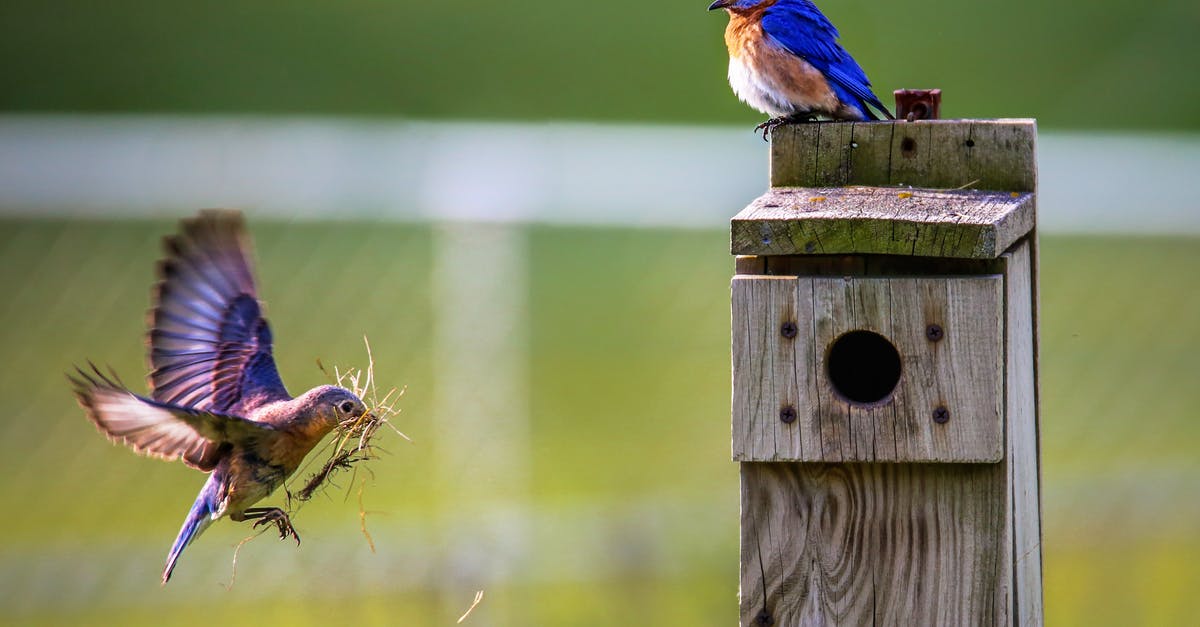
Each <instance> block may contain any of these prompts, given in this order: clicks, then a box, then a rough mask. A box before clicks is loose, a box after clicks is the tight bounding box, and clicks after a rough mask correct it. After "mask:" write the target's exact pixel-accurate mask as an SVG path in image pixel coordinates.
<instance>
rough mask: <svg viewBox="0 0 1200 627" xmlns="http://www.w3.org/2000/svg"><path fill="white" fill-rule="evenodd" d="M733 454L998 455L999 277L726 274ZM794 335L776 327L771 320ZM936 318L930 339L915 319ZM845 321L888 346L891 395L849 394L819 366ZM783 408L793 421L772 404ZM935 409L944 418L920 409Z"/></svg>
mask: <svg viewBox="0 0 1200 627" xmlns="http://www.w3.org/2000/svg"><path fill="white" fill-rule="evenodd" d="M732 300H733V346H732V349H733V350H732V354H733V407H732V409H733V425H732V429H733V457H734V459H735V460H738V461H823V462H837V461H945V462H995V461H998V460H1000V459H1001V458H1003V456H1004V439H1003V420H1002V417H1001V410H1002V405H1001V404H1002V402H1003V396H1002V394H1003V391H1002V385H1003V378H1004V372H1003V358H1002V354H1003V353H1002V352H1003V335H1002V316H1003V304H1002V303H1003V280H1002V278H1001V277H1000V276H999V275H983V276H970V277H967V276H962V277H922V278H912V277H907V278H904V277H901V278H870V277H771V276H753V275H743V276H736V277H734V279H733V284H732ZM787 322H793V323H795V326H796V330H797V332H796V334H795V337H793V338H788V337H785V335H784V334H783V333H782V332H781V329H782V325H783V324H784V323H787ZM930 324H938V325H940V326H941V327H942V329H944V331H945V336H944V337H943V338H942V339H941V340H940V341H937V342H932V341H930V340H929V339H928V338H927V337H926V328H927V326H928V325H930ZM855 330H866V331H872V332H875V333H878V334H880V335H882V336H884V337H885V338H887V339H888V340H889V341H890V342H891V343H892V345H894V346H895V347H896V349H897V351H898V352H899V354H900V358H901V364H902V374H901V376H900V381H899V383H898V384H897V386H896V389H895V391H894V392H893V393H892V395H891V396H889V397H887V398H885V399H884V400H882V401H880V402H877V403H869V404H864V403H855V402H851V401H849V400H846V399H845V398H844V397H843V396H842V395H841V394H839V393H838V392H837V391H836V390H835V387H834V385H833V383H832V382H831V381H830V378H829V374H828V358H829V356H828V352H829V346H830V345H831V344H832V343H833V342H834V341H835V340H836V339H837V338H839V337H841V336H842V335H844V334H846V333H848V332H850V331H855ZM788 407H791V408H793V409H794V410H795V420H794V421H791V422H785V421H784V420H782V419H781V411H783V410H784V408H788ZM937 407H946V408H947V409H948V410H949V412H950V420H949V421H948V422H947V423H945V424H937V423H935V422H934V421H933V419H932V415H933V411H934V409H936V408H937Z"/></svg>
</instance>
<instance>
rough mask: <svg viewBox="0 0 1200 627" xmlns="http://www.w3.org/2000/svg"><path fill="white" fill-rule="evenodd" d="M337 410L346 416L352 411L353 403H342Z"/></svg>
mask: <svg viewBox="0 0 1200 627" xmlns="http://www.w3.org/2000/svg"><path fill="white" fill-rule="evenodd" d="M339 409H341V410H342V413H346V414H348V413H350V412H352V411H354V403H351V402H350V401H344V402H343V403H342V404H341V406H340V407H339Z"/></svg>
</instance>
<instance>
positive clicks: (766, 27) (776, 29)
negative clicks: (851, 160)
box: [762, 0, 892, 120]
mask: <svg viewBox="0 0 1200 627" xmlns="http://www.w3.org/2000/svg"><path fill="white" fill-rule="evenodd" d="M762 27H763V31H764V32H765V33H766V34H767V35H769V36H770V37H771V38H772V39H774V40H775V41H776V42H777V43H779V45H781V46H783V47H784V48H787V49H788V51H790V52H791V53H792V54H794V55H796V56H799V57H802V58H803V59H804V60H805V61H808V62H809V64H811V65H812V66H813V67H815V68H817V69H818V70H820V72H821V73H822V74H824V75H825V76H826V77H827V78H828V79H829V82H830V86H831V87H832V88H833V90H834V92H835V93H837V95H838V98H840V99H841V100H842V102H845V103H847V104H850V105H852V106H855V107H857V108H858V109H859V110H861V111H862V113H863V115H864V116H865V117H866V118H867V119H871V120H875V119H878V118H877V117H876V116H875V114H874V113H872V112H871V110H870V109H869V108H867V105H868V104H870V105H871V106H874V107H875V108H877V109H879V110H880V111H882V112H884V113H885V114H887V116H888V117H889V118H890V117H892V116H891V113H889V112H888V110H887V108H886V107H884V106H883V103H882V102H880V101H879V98H878V97H876V96H875V93H874V92H872V91H871V81H869V80H867V73H866V72H864V71H863V69H862V66H860V65H859V64H858V62H857V61H855V60H854V58H853V57H851V56H850V53H848V52H846V49H845V48H842V46H841V44H839V43H838V41H837V40H838V30H837V28H836V27H834V25H833V23H832V22H830V21H829V18H827V17H825V15H824V14H823V13H821V11H820V10H819V9H817V7H816V5H814V4H813V3H812V2H809V0H780V1H779V2H777V3H775V4H774V5H771V6H770V7H769V8H767V10H766V12H764V13H763V17H762Z"/></svg>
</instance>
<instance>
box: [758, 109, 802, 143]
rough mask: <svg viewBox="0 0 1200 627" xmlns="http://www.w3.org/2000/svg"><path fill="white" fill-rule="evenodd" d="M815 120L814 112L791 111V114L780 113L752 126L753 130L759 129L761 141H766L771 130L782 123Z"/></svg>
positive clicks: (799, 122) (800, 122)
mask: <svg viewBox="0 0 1200 627" xmlns="http://www.w3.org/2000/svg"><path fill="white" fill-rule="evenodd" d="M816 121H817V115H816V114H815V113H793V114H791V115H781V116H779V117H777V118H771V119H769V120H767V121H766V122H763V123H762V124H759V125H758V126H756V127H754V130H755V131H761V132H762V138H763V141H767V140H768V139H769V136H770V134H771V131H774V130H775V129H777V128H779V127H780V126H783V125H784V124H807V123H809V122H816Z"/></svg>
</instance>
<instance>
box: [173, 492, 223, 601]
mask: <svg viewBox="0 0 1200 627" xmlns="http://www.w3.org/2000/svg"><path fill="white" fill-rule="evenodd" d="M215 480H216V473H213V474H212V475H211V476H209V479H208V483H206V484H204V489H203V490H201V491H200V494H199V495H198V496H197V497H196V502H195V503H192V509H191V511H189V512H188V516H187V518H186V519H185V520H184V521H183V526H182V527H180V529H179V535H178V536H177V537H176V538H175V544H173V545H171V552H170V553H169V554H167V565H166V567H165V568H163V574H162V582H163V585H164V586H165V585H166V584H167V582H168V581H170V579H171V573H172V572H173V571H174V570H175V562H178V561H179V556H180V555H181V554H182V553H183V550H184V549H185V548H187V545H189V544H191V543H192V540H194V539H195V538H196V536H198V535H200V534H201V533H203V532H204V530H205V529H207V528H208V526H209V525H211V524H212V521H213V514H214V513H215V512H216V511H217V499H216V498H215V496H216V485H217V483H216V481H215Z"/></svg>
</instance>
